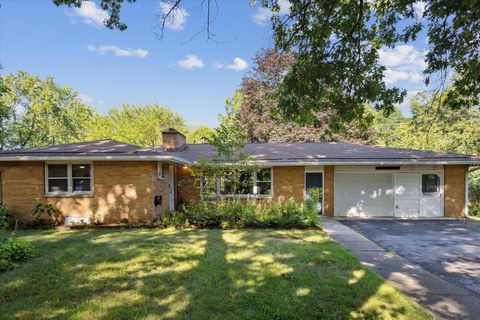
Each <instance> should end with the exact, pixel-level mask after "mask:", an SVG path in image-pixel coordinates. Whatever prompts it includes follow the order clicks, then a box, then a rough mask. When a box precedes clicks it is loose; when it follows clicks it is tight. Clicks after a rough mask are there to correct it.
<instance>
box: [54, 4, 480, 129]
mask: <svg viewBox="0 0 480 320" xmlns="http://www.w3.org/2000/svg"><path fill="white" fill-rule="evenodd" d="M82 1H83V0H53V2H54V3H55V4H56V5H67V6H76V7H79V6H81V3H82ZM135 1H136V0H126V1H124V0H100V1H99V5H100V8H102V9H104V10H106V11H107V12H108V14H109V17H108V19H106V21H105V25H106V26H107V27H109V28H112V29H119V30H124V29H125V28H126V27H127V26H126V25H125V24H124V23H123V22H122V21H121V19H120V11H121V10H122V6H123V5H124V4H125V2H127V3H133V2H135ZM244 1H247V0H244ZM164 2H165V3H166V4H167V5H169V8H170V10H168V12H167V13H166V14H163V15H162V16H161V17H160V20H161V21H160V22H159V26H161V27H162V30H163V27H164V26H165V23H166V22H167V23H168V21H169V19H172V15H175V14H176V13H177V11H178V10H177V9H178V8H179V7H180V5H181V4H182V3H183V2H184V0H164ZM198 2H199V4H200V5H205V6H206V7H207V10H206V17H205V19H206V23H205V24H206V27H205V28H204V29H203V30H200V32H202V31H204V32H206V33H207V38H210V35H212V34H213V33H212V31H211V29H210V24H211V23H212V16H214V15H213V14H211V10H214V9H212V8H215V10H216V9H218V8H217V7H218V6H212V5H211V4H212V3H211V2H212V0H206V1H203V0H198ZM250 3H251V4H252V5H256V4H259V5H260V6H262V7H263V8H265V9H268V10H271V11H272V12H274V13H276V14H273V15H272V28H273V32H274V40H275V47H276V48H277V49H278V50H280V51H286V52H293V53H294V54H295V62H294V64H293V65H292V67H291V69H290V71H289V72H288V73H287V74H286V76H285V77H284V79H283V81H282V84H281V85H280V86H279V88H278V95H279V99H278V105H277V108H278V111H279V114H280V115H282V117H284V118H285V119H287V120H294V121H296V122H300V123H308V124H312V123H314V122H315V121H316V115H317V113H318V112H320V111H325V110H330V111H333V113H332V116H331V119H330V123H331V126H332V127H335V125H338V124H341V123H344V122H345V121H351V120H353V119H361V118H362V117H363V116H364V112H365V106H366V105H368V104H370V105H372V106H374V107H375V109H377V110H382V111H383V112H385V113H387V114H388V113H390V112H393V111H394V106H395V104H397V103H399V102H402V101H403V99H404V98H405V95H406V91H405V90H404V89H401V88H397V87H390V86H387V85H386V83H385V80H384V75H385V71H386V67H385V66H384V65H382V64H381V62H380V57H379V52H380V50H381V49H384V48H394V47H396V46H398V45H400V44H404V43H409V42H411V41H414V40H416V39H417V37H418V35H419V34H420V33H421V32H425V33H426V36H427V39H428V46H429V48H428V51H427V54H426V58H425V62H426V68H425V70H424V74H425V79H424V80H425V84H426V85H427V86H428V87H429V88H430V89H432V90H433V91H435V92H437V93H439V92H441V91H442V89H443V88H444V86H445V84H446V81H447V78H448V75H449V74H451V73H452V72H454V73H455V74H456V76H455V77H454V79H453V84H452V85H453V87H454V88H455V90H453V91H451V92H449V94H448V96H447V97H446V103H445V105H446V106H449V107H453V108H458V107H460V106H464V105H469V106H473V105H478V103H479V97H480V76H479V72H480V71H479V70H480V50H479V48H480V6H478V3H477V2H476V1H451V0H435V1H433V0H430V1H423V2H422V1H418V0H389V1H382V0H373V1H365V0H359V1H343V0H288V5H289V10H288V13H286V14H280V13H282V12H283V11H284V10H282V11H281V10H280V3H281V0H253V1H252V0H250Z"/></svg>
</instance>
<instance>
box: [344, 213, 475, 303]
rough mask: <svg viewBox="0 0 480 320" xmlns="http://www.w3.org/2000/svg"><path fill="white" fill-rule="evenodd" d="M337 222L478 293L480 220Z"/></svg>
mask: <svg viewBox="0 0 480 320" xmlns="http://www.w3.org/2000/svg"><path fill="white" fill-rule="evenodd" d="M340 222H341V223H342V224H344V225H346V226H349V227H350V228H352V229H354V230H356V231H358V232H359V233H361V234H363V235H364V236H366V237H367V238H369V239H370V240H372V241H374V242H376V243H378V244H379V245H381V246H383V247H384V248H386V249H388V250H392V251H394V252H395V253H397V254H398V255H400V256H402V257H403V258H405V259H407V260H409V261H411V262H413V263H415V264H418V265H420V266H421V267H422V268H424V269H425V270H427V271H430V272H431V273H434V274H436V275H438V276H439V277H441V278H443V279H445V280H447V281H449V282H451V283H453V284H456V285H458V286H461V287H463V288H465V289H468V290H471V291H473V292H474V293H476V294H477V295H479V296H480V223H476V222H471V221H463V220H462V221H460V220H459V221H457V220H455V221H452V220H448V221H447V220H443V221H442V220H436V221H398V220H396V221H392V220H390V221H388V220H382V221H380V220H344V221H340Z"/></svg>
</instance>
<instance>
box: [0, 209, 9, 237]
mask: <svg viewBox="0 0 480 320" xmlns="http://www.w3.org/2000/svg"><path fill="white" fill-rule="evenodd" d="M7 226H8V218H7V209H6V208H5V207H4V206H2V205H0V231H1V230H5V229H6V228H7Z"/></svg>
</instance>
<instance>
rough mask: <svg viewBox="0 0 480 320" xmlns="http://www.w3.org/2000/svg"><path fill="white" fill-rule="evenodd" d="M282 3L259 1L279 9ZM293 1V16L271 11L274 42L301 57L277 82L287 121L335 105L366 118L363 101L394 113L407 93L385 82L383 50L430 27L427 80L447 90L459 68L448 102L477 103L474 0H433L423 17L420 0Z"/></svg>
mask: <svg viewBox="0 0 480 320" xmlns="http://www.w3.org/2000/svg"><path fill="white" fill-rule="evenodd" d="M278 2H279V0H262V1H261V3H262V5H263V6H264V7H267V8H269V9H271V10H273V11H276V12H278V11H279V3H278ZM289 3H290V12H289V14H287V15H285V16H282V15H273V17H272V23H273V30H274V37H275V43H276V47H277V48H278V49H280V50H286V51H293V52H295V57H296V61H295V63H294V64H293V66H292V68H291V70H290V72H289V73H288V74H287V75H286V77H285V78H284V80H283V83H282V85H281V86H280V88H279V103H278V109H279V111H280V112H281V114H282V116H283V117H285V118H286V119H290V120H295V121H299V122H301V123H312V122H313V121H314V118H315V117H314V115H315V113H316V112H318V111H323V110H335V111H336V113H335V118H337V119H333V120H338V121H335V123H338V122H340V123H341V121H344V120H351V119H355V118H356V119H360V118H362V116H363V112H364V108H365V104H372V105H374V106H375V107H376V108H377V110H382V111H384V112H385V113H386V114H389V113H391V112H392V111H393V110H394V105H395V104H396V103H399V102H401V101H402V100H403V99H404V97H405V94H406V92H405V90H400V89H399V88H395V87H387V86H386V84H385V81H384V72H385V70H386V68H385V66H383V65H381V64H380V58H379V50H380V49H382V48H392V47H395V46H397V45H398V44H400V43H408V42H410V41H413V40H415V39H416V37H417V35H418V34H419V33H420V32H421V31H422V30H423V29H424V28H426V29H427V37H428V41H429V44H430V50H429V51H428V53H427V55H426V59H425V62H426V65H427V67H426V69H425V74H426V78H425V82H426V84H428V85H432V86H434V87H436V88H437V89H441V87H442V86H443V85H444V84H445V80H446V76H447V73H448V72H449V71H450V70H451V69H453V70H454V71H455V72H456V73H457V74H458V75H459V76H458V77H457V78H456V79H455V80H454V83H453V86H454V87H455V89H456V90H455V91H451V92H450V93H449V98H450V99H448V100H450V101H453V102H454V103H451V104H449V105H454V106H459V105H463V104H464V103H465V102H469V105H475V104H478V97H479V96H480V81H479V80H478V70H479V66H480V57H479V54H480V53H479V51H478V47H479V46H480V36H479V35H480V10H479V9H478V4H477V3H475V2H474V1H466V2H465V1H449V0H440V1H428V2H425V3H423V4H425V6H426V7H425V11H424V12H423V14H422V16H419V13H418V11H416V10H415V6H417V5H418V1H417V0H407V1H404V0H395V1H363V0H361V1H340V0H333V1H332V0H315V1H310V0H289ZM435 76H438V80H437V81H433V79H434V77H435ZM434 82H435V83H434Z"/></svg>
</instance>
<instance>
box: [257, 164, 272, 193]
mask: <svg viewBox="0 0 480 320" xmlns="http://www.w3.org/2000/svg"><path fill="white" fill-rule="evenodd" d="M253 191H254V193H255V194H264V195H271V194H272V169H271V168H262V169H259V170H258V171H257V174H256V179H255V186H254V190H253Z"/></svg>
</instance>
